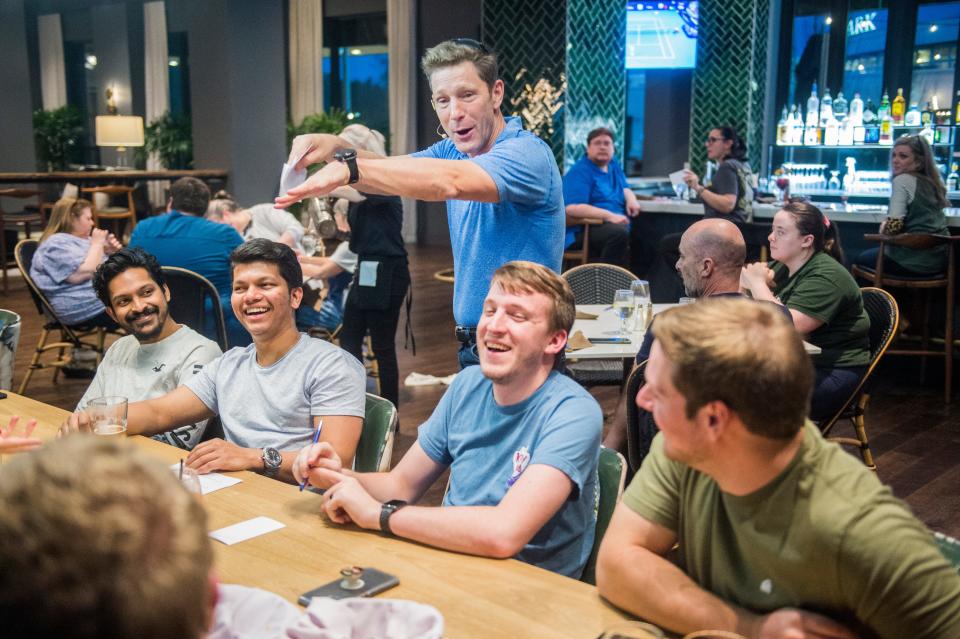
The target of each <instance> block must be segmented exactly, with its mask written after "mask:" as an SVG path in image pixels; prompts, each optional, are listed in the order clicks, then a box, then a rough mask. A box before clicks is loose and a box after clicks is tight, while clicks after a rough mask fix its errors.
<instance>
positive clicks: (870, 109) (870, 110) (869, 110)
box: [863, 98, 877, 124]
mask: <svg viewBox="0 0 960 639" xmlns="http://www.w3.org/2000/svg"><path fill="white" fill-rule="evenodd" d="M876 121H877V107H876V106H875V105H874V104H873V100H871V99H870V98H867V106H866V108H864V110H863V123H864V124H874V123H875V122H876Z"/></svg>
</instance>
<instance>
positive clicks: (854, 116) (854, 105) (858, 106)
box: [850, 93, 863, 127]
mask: <svg viewBox="0 0 960 639" xmlns="http://www.w3.org/2000/svg"><path fill="white" fill-rule="evenodd" d="M850 123H851V124H852V125H853V126H855V127H857V126H863V99H861V98H860V94H859V93H854V94H853V99H852V100H850Z"/></svg>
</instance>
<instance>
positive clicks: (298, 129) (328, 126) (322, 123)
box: [287, 107, 351, 148]
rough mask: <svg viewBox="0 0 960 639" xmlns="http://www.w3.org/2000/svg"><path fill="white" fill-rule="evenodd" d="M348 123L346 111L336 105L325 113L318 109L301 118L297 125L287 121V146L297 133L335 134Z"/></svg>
mask: <svg viewBox="0 0 960 639" xmlns="http://www.w3.org/2000/svg"><path fill="white" fill-rule="evenodd" d="M350 123H351V122H350V119H349V118H348V117H347V112H346V111H344V110H343V109H338V108H337V107H333V108H331V109H330V110H329V111H327V112H326V113H324V112H323V111H318V112H317V113H314V114H312V115H308V116H307V117H305V118H303V121H302V122H300V124H298V125H294V124H293V122H290V121H288V122H287V148H289V147H290V143H291V142H293V138H295V137H297V136H298V135H303V134H304V133H333V134H334V135H335V134H337V133H340V130H341V129H343V127H345V126H347V125H348V124H350Z"/></svg>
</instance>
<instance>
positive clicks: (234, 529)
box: [210, 517, 287, 546]
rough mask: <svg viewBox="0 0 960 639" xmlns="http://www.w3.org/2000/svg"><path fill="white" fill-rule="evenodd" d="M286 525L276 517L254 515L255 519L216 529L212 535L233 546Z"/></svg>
mask: <svg viewBox="0 0 960 639" xmlns="http://www.w3.org/2000/svg"><path fill="white" fill-rule="evenodd" d="M286 527H287V525H286V524H284V523H281V522H279V521H277V520H276V519H270V518H269V517H254V518H253V519H248V520H247V521H241V522H240V523H239V524H234V525H232V526H227V527H226V528H221V529H220V530H214V531H213V532H212V533H210V536H211V537H213V538H214V539H216V540H217V541H219V542H221V543H224V544H226V545H228V546H232V545H233V544H238V543H240V542H241V541H246V540H248V539H253V538H254V537H259V536H260V535H265V534H267V533H269V532H273V531H275V530H280V529H281V528H286Z"/></svg>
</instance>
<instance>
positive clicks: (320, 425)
mask: <svg viewBox="0 0 960 639" xmlns="http://www.w3.org/2000/svg"><path fill="white" fill-rule="evenodd" d="M321 428H323V418H322V417H321V418H320V421H319V422H317V432H315V433H314V434H313V443H314V444H316V443H317V442H318V441H320V429H321ZM308 481H310V479H309V478H308V477H307V476H306V474H304V477H303V483H302V484H300V492H301V493H302V492H303V489H304V488H306V487H307V482H308Z"/></svg>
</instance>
